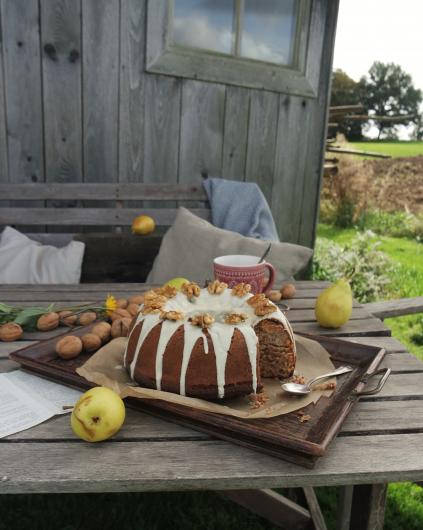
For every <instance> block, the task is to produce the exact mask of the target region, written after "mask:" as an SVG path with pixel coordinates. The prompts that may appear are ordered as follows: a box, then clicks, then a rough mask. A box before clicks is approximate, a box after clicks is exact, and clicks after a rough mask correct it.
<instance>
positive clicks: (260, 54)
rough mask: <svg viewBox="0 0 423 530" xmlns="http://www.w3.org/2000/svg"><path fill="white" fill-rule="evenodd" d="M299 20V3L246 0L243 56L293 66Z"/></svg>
mask: <svg viewBox="0 0 423 530" xmlns="http://www.w3.org/2000/svg"><path fill="white" fill-rule="evenodd" d="M296 18H297V17H296V1H295V0H245V10H244V20H243V32H242V37H241V53H240V54H241V55H242V56H243V57H250V58H252V59H258V60H261V61H268V62H272V63H279V64H286V65H289V64H292V62H293V54H294V40H295V27H296Z"/></svg>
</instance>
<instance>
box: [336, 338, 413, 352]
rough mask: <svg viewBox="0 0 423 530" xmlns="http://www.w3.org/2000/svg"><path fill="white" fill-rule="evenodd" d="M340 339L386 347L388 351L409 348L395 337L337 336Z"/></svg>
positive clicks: (404, 350) (403, 350) (402, 350)
mask: <svg viewBox="0 0 423 530" xmlns="http://www.w3.org/2000/svg"><path fill="white" fill-rule="evenodd" d="M337 338H339V339H340V340H346V341H348V342H356V343H357V344H368V345H369V346H378V347H380V348H384V349H385V350H386V352H387V353H393V352H395V353H400V352H406V351H407V348H406V347H405V346H404V344H401V342H400V341H399V340H397V339H395V338H394V337H337Z"/></svg>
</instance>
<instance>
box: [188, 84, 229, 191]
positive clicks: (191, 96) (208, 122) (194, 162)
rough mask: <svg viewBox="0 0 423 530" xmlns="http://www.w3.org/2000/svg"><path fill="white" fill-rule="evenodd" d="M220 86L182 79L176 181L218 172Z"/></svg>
mask: <svg viewBox="0 0 423 530" xmlns="http://www.w3.org/2000/svg"><path fill="white" fill-rule="evenodd" d="M224 103H225V87H224V86H223V85H218V84H211V83H202V82H199V81H186V80H184V81H183V85H182V110H181V144H180V163H179V182H195V181H196V182H199V181H201V175H202V174H208V175H210V176H216V177H220V176H221V174H222V144H223V118H224Z"/></svg>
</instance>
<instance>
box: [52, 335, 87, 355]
mask: <svg viewBox="0 0 423 530" xmlns="http://www.w3.org/2000/svg"><path fill="white" fill-rule="evenodd" d="M81 352H82V340H81V339H80V338H79V337H76V336H75V335H66V336H65V337H62V338H61V339H60V340H59V341H57V342H56V353H57V355H58V356H59V357H61V358H62V359H73V358H74V357H78V355H79V354H80V353H81Z"/></svg>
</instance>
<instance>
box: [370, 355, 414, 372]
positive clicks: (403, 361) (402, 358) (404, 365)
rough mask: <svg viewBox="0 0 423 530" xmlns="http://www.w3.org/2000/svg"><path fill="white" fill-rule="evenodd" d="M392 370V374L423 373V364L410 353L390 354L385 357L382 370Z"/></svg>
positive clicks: (381, 366)
mask: <svg viewBox="0 0 423 530" xmlns="http://www.w3.org/2000/svg"><path fill="white" fill-rule="evenodd" d="M387 367H388V368H391V370H392V373H401V372H402V373H407V372H408V373H412V372H423V362H422V361H420V359H417V357H414V355H410V354H409V353H390V354H388V355H386V356H385V358H384V360H383V361H382V363H381V365H380V368H387Z"/></svg>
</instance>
